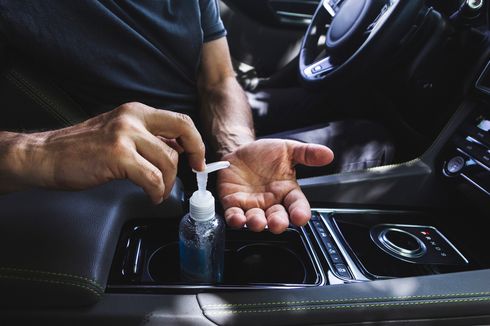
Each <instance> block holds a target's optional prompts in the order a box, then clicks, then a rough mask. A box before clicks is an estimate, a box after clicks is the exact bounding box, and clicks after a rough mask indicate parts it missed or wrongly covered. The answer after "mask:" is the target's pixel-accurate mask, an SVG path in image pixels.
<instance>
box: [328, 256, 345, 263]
mask: <svg viewBox="0 0 490 326" xmlns="http://www.w3.org/2000/svg"><path fill="white" fill-rule="evenodd" d="M330 258H332V262H333V263H334V264H338V263H342V262H343V261H342V258H340V256H339V255H337V254H333V255H330Z"/></svg>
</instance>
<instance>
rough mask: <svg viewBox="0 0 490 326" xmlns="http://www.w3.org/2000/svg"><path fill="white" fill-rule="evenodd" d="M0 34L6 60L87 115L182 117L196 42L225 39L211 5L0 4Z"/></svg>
mask: <svg viewBox="0 0 490 326" xmlns="http://www.w3.org/2000/svg"><path fill="white" fill-rule="evenodd" d="M0 28H1V32H3V37H4V43H5V44H4V46H6V48H7V49H8V52H9V53H10V55H12V56H14V57H15V58H21V59H22V60H27V61H28V62H30V63H32V64H34V65H36V66H37V67H40V68H41V69H42V71H44V73H45V74H47V76H48V77H50V78H51V79H52V80H53V81H55V82H56V83H57V84H58V85H59V86H61V87H62V88H63V89H65V90H66V91H67V92H68V93H69V94H70V95H71V96H72V97H74V98H75V99H76V100H78V101H79V102H80V103H82V105H83V106H84V107H85V108H86V109H87V110H89V111H91V113H98V112H99V111H102V110H105V109H108V108H113V107H116V106H118V105H120V104H122V103H125V102H129V101H140V102H143V103H145V104H148V105H151V106H154V107H157V108H162V109H173V110H180V111H183V112H187V111H189V113H190V111H191V110H194V109H195V107H196V104H197V86H196V77H197V73H198V70H199V64H200V55H201V49H202V45H203V42H207V41H211V40H214V39H217V38H220V37H223V36H225V33H226V32H225V29H224V27H223V23H222V22H221V19H220V16H219V8H218V4H217V0H119V1H116V0H112V1H111V0H101V1H95V0H91V1H89V0H57V1H56V0H28V1H24V0H0Z"/></svg>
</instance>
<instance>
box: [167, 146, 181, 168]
mask: <svg viewBox="0 0 490 326" xmlns="http://www.w3.org/2000/svg"><path fill="white" fill-rule="evenodd" d="M165 150H166V152H167V156H168V159H169V163H170V166H169V168H170V169H172V170H177V166H178V163H179V153H177V151H175V150H174V149H173V148H170V147H168V146H167V147H166V149H165Z"/></svg>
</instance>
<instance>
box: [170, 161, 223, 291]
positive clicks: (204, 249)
mask: <svg viewBox="0 0 490 326" xmlns="http://www.w3.org/2000/svg"><path fill="white" fill-rule="evenodd" d="M229 166H230V163H229V162H216V163H212V164H209V165H207V166H206V169H205V170H204V171H202V172H196V171H194V172H196V174H197V184H198V190H197V191H195V192H194V193H193V194H192V197H191V198H190V201H189V207H190V212H189V213H188V214H186V215H185V216H184V217H183V218H182V220H181V221H180V225H179V254H180V270H181V276H182V279H183V280H185V281H187V282H192V283H195V282H197V283H220V282H222V281H223V268H224V249H225V223H224V221H223V218H222V217H221V216H219V215H216V212H215V200H214V197H213V195H212V194H211V193H210V192H209V191H207V190H206V186H207V177H208V173H211V172H214V171H217V170H220V169H224V168H227V167H229Z"/></svg>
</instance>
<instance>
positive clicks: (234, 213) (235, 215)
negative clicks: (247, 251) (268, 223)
mask: <svg viewBox="0 0 490 326" xmlns="http://www.w3.org/2000/svg"><path fill="white" fill-rule="evenodd" d="M225 220H226V223H227V224H228V225H229V226H230V227H232V228H235V229H239V228H242V227H243V226H244V225H245V223H247V219H246V217H245V213H244V212H243V209H241V208H238V207H230V208H228V209H227V210H225Z"/></svg>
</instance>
